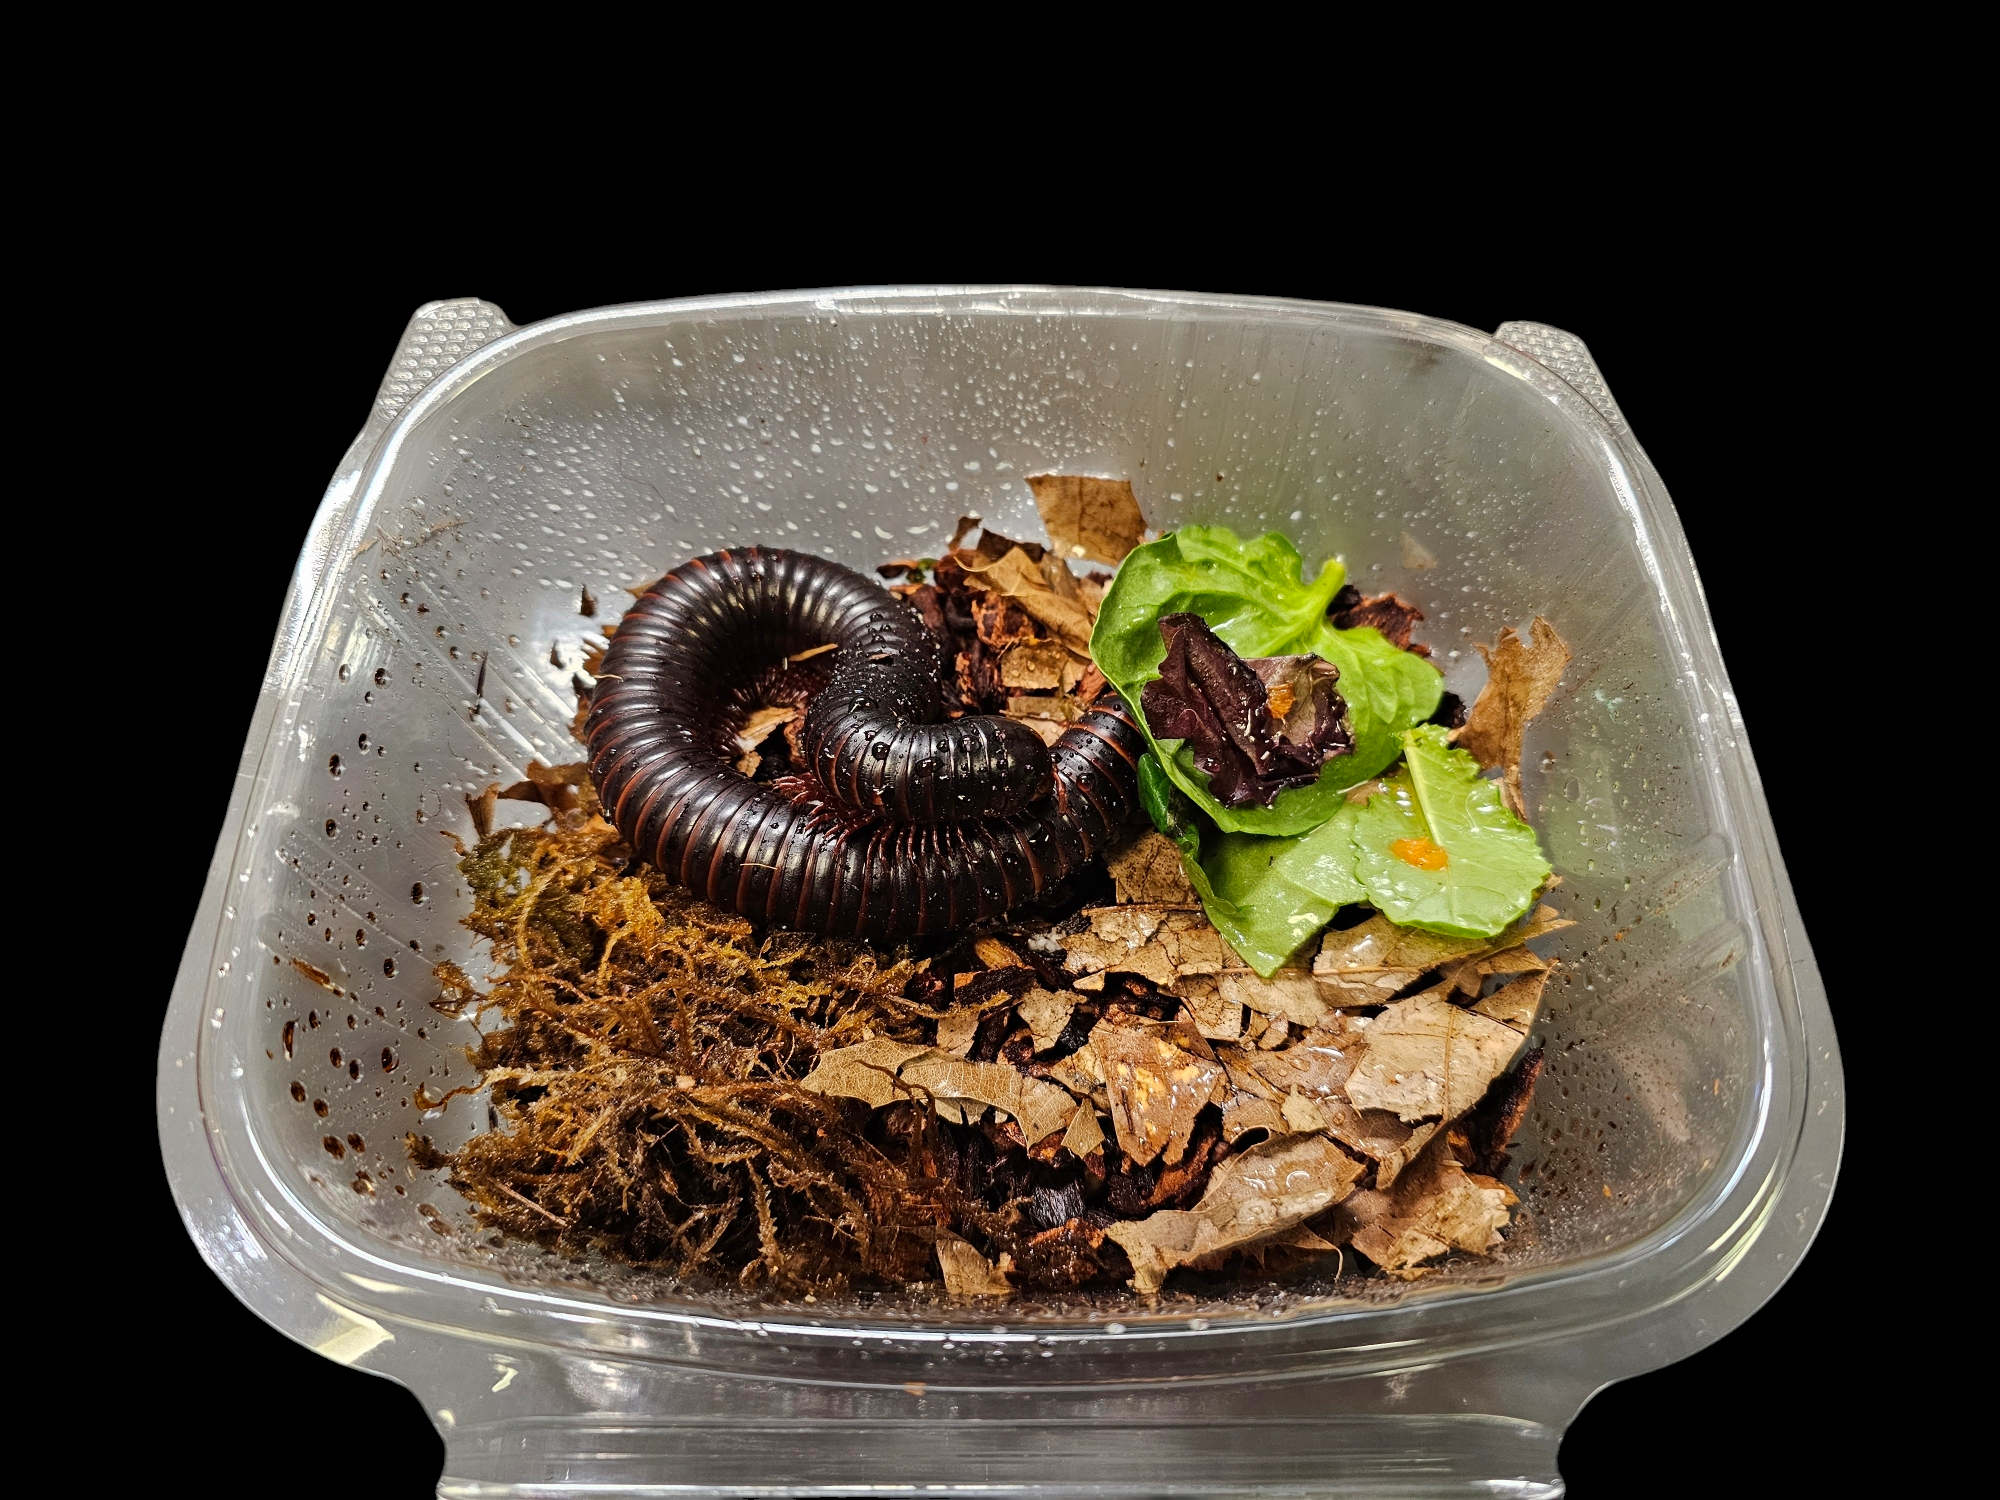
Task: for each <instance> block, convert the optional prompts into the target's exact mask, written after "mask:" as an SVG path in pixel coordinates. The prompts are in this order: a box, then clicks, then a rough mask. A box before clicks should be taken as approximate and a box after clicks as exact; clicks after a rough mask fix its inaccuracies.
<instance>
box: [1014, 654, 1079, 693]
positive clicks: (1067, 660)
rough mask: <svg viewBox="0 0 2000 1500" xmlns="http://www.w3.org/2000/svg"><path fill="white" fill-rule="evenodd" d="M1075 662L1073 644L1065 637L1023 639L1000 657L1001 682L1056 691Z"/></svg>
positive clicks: (1042, 690) (1032, 689)
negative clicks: (1060, 639)
mask: <svg viewBox="0 0 2000 1500" xmlns="http://www.w3.org/2000/svg"><path fill="white" fill-rule="evenodd" d="M1070 666H1071V657H1070V654H1069V648H1068V647H1066V646H1064V645H1063V643H1062V642H1061V641H1022V642H1020V643H1019V644H1017V645H1013V646H1009V647H1008V648H1007V649H1006V651H1005V652H1004V653H1003V654H1002V655H1001V657H1000V685H1001V686H1002V687H1010V688H1026V689H1029V690H1031V691H1036V692H1052V691H1055V690H1057V689H1060V688H1061V687H1062V685H1063V675H1064V673H1065V672H1067V671H1068V670H1069V668H1070Z"/></svg>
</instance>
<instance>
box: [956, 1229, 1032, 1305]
mask: <svg viewBox="0 0 2000 1500" xmlns="http://www.w3.org/2000/svg"><path fill="white" fill-rule="evenodd" d="M937 1258H938V1269H939V1270H940V1271H942V1272H943V1273H944V1289H945V1291H947V1292H948V1293H950V1294H951V1295H952V1296H954V1297H1011V1296H1013V1295H1014V1288H1013V1285H1012V1283H1010V1282H1009V1281H1008V1280H1007V1274H1006V1272H1007V1269H1011V1264H1010V1260H1009V1257H1007V1256H1005V1255H1002V1256H1001V1257H1000V1261H1001V1264H1000V1266H995V1265H994V1264H993V1262H992V1261H990V1260H988V1259H987V1258H986V1257H985V1256H983V1255H981V1254H980V1253H979V1252H978V1251H977V1250H975V1249H973V1248H972V1246H970V1245H968V1244H966V1242H965V1241H964V1240H962V1239H959V1238H958V1237H957V1236H956V1235H944V1234H941V1235H939V1236H938V1241H937Z"/></svg>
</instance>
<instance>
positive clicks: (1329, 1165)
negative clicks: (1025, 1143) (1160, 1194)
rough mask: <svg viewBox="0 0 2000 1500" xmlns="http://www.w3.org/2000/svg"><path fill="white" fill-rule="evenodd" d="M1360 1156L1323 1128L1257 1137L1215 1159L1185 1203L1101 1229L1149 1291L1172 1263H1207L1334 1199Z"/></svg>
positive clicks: (1138, 1286) (1357, 1172)
mask: <svg viewBox="0 0 2000 1500" xmlns="http://www.w3.org/2000/svg"><path fill="white" fill-rule="evenodd" d="M1361 1170H1362V1169H1361V1164H1360V1163H1359V1162H1357V1161H1355V1160H1353V1159H1352V1158H1351V1157H1349V1156H1348V1155H1347V1154H1346V1153H1345V1152H1343V1151H1342V1150H1340V1148H1339V1147H1337V1146H1335V1145H1334V1144H1333V1143H1332V1142H1331V1141H1329V1140H1327V1139H1326V1137H1324V1136H1318V1135H1314V1136H1306V1137H1304V1138H1303V1139H1298V1138H1292V1139H1285V1140H1274V1141H1265V1142H1264V1143H1262V1144H1261V1145H1256V1146H1252V1147H1251V1148H1250V1149H1249V1150H1247V1151H1245V1152H1243V1153H1241V1154H1240V1155H1237V1156H1232V1157H1229V1158H1227V1159H1226V1160H1224V1161H1223V1162H1222V1163H1221V1164H1220V1165H1218V1166H1217V1167H1216V1169H1215V1171H1214V1173H1213V1175H1212V1176H1210V1178H1209V1180H1208V1188H1207V1190H1206V1191H1205V1192H1203V1194H1202V1196H1201V1201H1200V1202H1199V1203H1197V1204H1196V1205H1195V1206H1194V1207H1193V1208H1192V1209H1185V1210H1181V1209H1162V1210H1161V1211H1159V1212H1158V1213H1155V1214H1152V1215H1150V1216H1148V1217H1147V1218H1144V1219H1138V1220H1125V1221H1121V1222H1119V1223H1116V1224H1113V1225H1110V1226H1109V1227H1108V1228H1107V1229H1106V1230H1105V1237H1106V1238H1107V1239H1112V1240H1116V1241H1117V1242H1118V1244H1119V1245H1120V1246H1122V1247H1123V1248H1124V1251H1125V1253H1126V1255H1127V1256H1129V1257H1130V1258H1131V1261H1132V1270H1133V1276H1132V1281H1131V1286H1132V1289H1133V1290H1134V1291H1137V1292H1140V1293H1149V1292H1156V1291H1158V1290H1159V1289H1160V1284H1161V1283H1162V1282H1163V1281H1165V1280H1166V1276H1167V1273H1168V1272H1169V1271H1171V1270H1173V1269H1174V1268H1175V1267H1176V1266H1185V1265H1190V1264H1194V1263H1196V1262H1204V1263H1214V1262H1215V1261H1218V1260H1220V1259H1221V1258H1222V1257H1223V1256H1225V1255H1227V1254H1229V1253H1230V1252H1232V1251H1235V1250H1240V1249H1242V1248H1244V1247H1245V1246H1247V1245H1252V1244H1255V1243H1257V1242H1258V1241H1260V1240H1265V1239H1269V1238H1271V1237H1273V1236H1275V1235H1278V1234H1281V1233H1283V1232H1284V1231H1286V1230H1289V1229H1291V1228H1293V1227H1294V1226H1296V1225H1298V1224H1302V1223H1304V1222H1305V1221H1306V1220H1307V1219H1310V1218H1312V1217H1313V1216H1314V1215H1315V1214H1320V1213H1324V1212H1325V1211H1326V1210H1327V1209H1329V1208H1331V1207H1333V1206H1334V1205H1336V1204H1338V1203H1339V1202H1341V1200H1342V1199H1344V1198H1346V1197H1347V1196H1348V1194H1350V1193H1351V1192H1352V1191H1353V1190H1354V1184H1355V1182H1356V1180H1357V1179H1359V1177H1360V1176H1361Z"/></svg>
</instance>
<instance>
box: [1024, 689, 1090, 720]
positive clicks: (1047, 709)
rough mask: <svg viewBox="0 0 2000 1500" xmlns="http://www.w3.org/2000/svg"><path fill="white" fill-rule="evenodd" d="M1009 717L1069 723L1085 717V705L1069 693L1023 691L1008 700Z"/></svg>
mask: <svg viewBox="0 0 2000 1500" xmlns="http://www.w3.org/2000/svg"><path fill="white" fill-rule="evenodd" d="M1007 717H1008V718H1010V719H1048V720H1051V721H1053V722H1054V723H1056V724H1059V725H1060V724H1069V723H1074V722H1075V721H1076V720H1077V719H1080V718H1082V717H1083V706H1082V705H1081V704H1080V703H1078V702H1077V701H1076V699H1074V698H1072V697H1071V696H1070V695H1069V694H1067V693H1021V694H1018V695H1017V696H1015V697H1012V698H1009V699H1008V700H1007Z"/></svg>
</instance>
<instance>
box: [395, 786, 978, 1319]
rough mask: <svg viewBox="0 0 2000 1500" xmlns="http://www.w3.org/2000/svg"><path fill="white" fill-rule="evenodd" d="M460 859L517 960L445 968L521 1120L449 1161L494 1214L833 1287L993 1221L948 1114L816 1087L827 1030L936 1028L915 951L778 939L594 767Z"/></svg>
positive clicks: (882, 1273)
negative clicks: (642, 860) (639, 825)
mask: <svg viewBox="0 0 2000 1500" xmlns="http://www.w3.org/2000/svg"><path fill="white" fill-rule="evenodd" d="M460 869H461V870H462V872H463V873H464V875H465V877H466V879H467V880H468V882H469V883H470V884H471V887H472V892H473V909H472V913H471V915H470V916H469V917H467V918H466V925H467V926H469V927H470V928H471V929H472V930H473V931H474V932H476V933H478V934H479V935H480V936H481V937H484V938H486V939H487V940H488V941H489V942H490V943H491V945H492V958H493V962H494V965H495V968H496V970H497V971H498V976H499V977H498V979H497V980H496V981H495V982H494V984H493V987H492V988H491V989H490V990H488V991H487V992H485V993H484V994H477V993H476V992H475V991H474V989H473V987H472V986H471V984H470V983H469V982H468V981H467V980H466V978H465V976H464V975H463V974H462V973H460V972H458V971H457V970H456V969H454V968H452V967H451V966H448V965H447V966H442V967H441V969H440V972H439V979H440V987H441V991H442V993H441V995H440V998H439V1000H438V1001H437V1002H436V1004H437V1006H438V1008H439V1009H441V1010H445V1011H447V1012H451V1013H467V1014H471V1015H473V1016H474V1018H475V1019H476V1020H477V1021H479V1022H480V1023H481V1024H482V1025H483V1026H484V1027H485V1029H484V1031H483V1035H482V1039H481V1041H480V1042H479V1044H478V1046H477V1047H476V1048H474V1049H473V1052H472V1060H473V1062H474V1064H475V1065H476V1066H477V1067H478V1068H479V1070H480V1072H481V1075H482V1079H483V1082H484V1085H485V1086H486V1087H487V1088H488V1089H489V1090H490V1097H491V1100H492V1104H493V1108H494V1109H495V1111H496V1112H497V1114H498V1118H499V1121H500V1128H498V1129H496V1130H491V1131H487V1132H485V1133H483V1134H481V1135H478V1136H476V1137H474V1138H473V1139H472V1140H470V1141H469V1142H467V1143H466V1144H465V1145H464V1146H463V1147H461V1148H460V1149H459V1150H458V1151H456V1152H454V1153H451V1154H450V1155H449V1157H448V1158H445V1159H446V1160H448V1165H449V1170H450V1174H451V1181H452V1183H453V1185H454V1186H456V1187H457V1188H458V1189H459V1190H460V1191H461V1192H463V1193H464V1194H465V1195H466V1197H467V1198H468V1199H469V1200H470V1201H471V1202H472V1204H473V1205H474V1207H475V1209H476V1211H477V1212H478V1214H479V1215H480V1217H481V1218H482V1219H483V1220H485V1221H486V1222H488V1223H489V1224H491V1225H493V1226H495V1227H497V1228H499V1229H502V1230H504V1231H506V1232H509V1233H512V1234H518V1235H524V1236H527V1237H530V1238H532V1239H536V1240H539V1241H541V1242H543V1243H545V1244H548V1245H551V1246H554V1247H559V1248H566V1249H571V1250H580V1249H583V1248H585V1247H592V1248H596V1249H599V1250H602V1251H604V1252H606V1253H609V1254H611V1255H613V1256H616V1257H617V1258H619V1259H622V1260H627V1261H631V1262H634V1263H637V1264H642V1265H647V1266H651V1267H657V1268H660V1269H665V1270H669V1271H672V1272H674V1273H677V1274H680V1275H682V1276H686V1277H690V1278H696V1279H708V1278H713V1277H715V1276H718V1275H726V1276H728V1277H730V1278H732V1279H734V1280H736V1281H738V1282H739V1283H741V1284H743V1285H746V1286H749V1285H769V1286H770V1287H772V1288H773V1289H782V1290H794V1289H805V1288H818V1289H822V1290H825V1289H829V1288H832V1289H840V1288H843V1287H848V1286H853V1285H857V1284H862V1283H871V1282H900V1281H907V1280H912V1279H923V1278H925V1277H927V1276H930V1275H932V1274H934V1271H933V1268H934V1264H935V1263H934V1258H933V1244H934V1242H935V1239H936V1237H937V1233H938V1231H939V1230H941V1229H946V1228H950V1227H952V1226H957V1227H958V1228H959V1229H960V1230H961V1231H963V1230H964V1229H967V1228H971V1229H974V1230H975V1231H976V1229H977V1227H978V1225H979V1224H980V1223H981V1222H982V1221H985V1220H988V1219H990V1218H991V1217H992V1214H991V1213H990V1211H989V1210H987V1209H986V1208H985V1207H984V1206H983V1205H979V1204H971V1203H968V1202H966V1201H965V1194H964V1193H963V1192H962V1190H961V1188H960V1186H959V1184H958V1183H957V1182H955V1181H953V1180H950V1179H949V1178H947V1177H946V1176H945V1175H943V1174H942V1173H941V1172H940V1169H939V1166H940V1162H941V1161H942V1160H944V1159H946V1158H949V1157H951V1156H955V1155H956V1154H958V1153H956V1152H953V1151H951V1150H950V1148H946V1149H945V1151H944V1152H943V1153H942V1155H941V1154H940V1151H939V1149H938V1146H937V1143H936V1141H935V1137H936V1135H937V1132H938V1130H939V1128H940V1127H939V1125H938V1122H937V1121H936V1120H935V1119H934V1118H933V1117H932V1116H930V1115H929V1114H928V1113H925V1112H919V1111H915V1110H908V1111H902V1112H890V1117H889V1118H884V1117H882V1116H875V1117H872V1118H871V1116H870V1115H869V1113H868V1111H867V1110H866V1109H865V1108H863V1107H861V1106H859V1105H857V1104H855V1103H854V1102H853V1101H848V1100H840V1099H829V1098H826V1097H824V1096H822V1095H819V1094H816V1093H812V1092H809V1091H807V1090H805V1089H802V1088H800V1087H799V1080H800V1079H801V1078H802V1077H804V1076H805V1074H806V1073H807V1072H809V1071H810V1070H811V1068H812V1065H813V1063H814V1061H815V1060H816V1058H817V1057H818V1055H819V1053H820V1052H821V1051H823V1050H826V1049H829V1048H833V1047H839V1046H845V1045H849V1044H851V1043H854V1042H858V1041H861V1040H863V1039H865V1038H866V1037H868V1036H871V1035H873V1036H886V1037H890V1038H892V1039H897V1040H904V1039H907V1040H911V1041H923V1042H928V1041H929V1040H930V1038H931V1036H932V1034H933V1026H932V1024H931V1022H932V1020H933V1018H934V1017H935V1016H936V1014H937V1012H936V1011H935V1010H934V1009H933V1008H932V1007H930V1006H927V1005H924V1004H922V1003H921V1002H919V1001H913V1000H909V999H906V998H905V997H904V995H903V993H902V991H903V989H904V987H905V985H906V984H907V983H908V982H909V981H910V980H911V979H912V978H913V977H914V976H915V975H916V974H917V972H918V965H917V963H916V962H914V961H913V960H911V959H910V958H909V957H908V956H907V955H884V954H881V953H878V952H875V951H873V950H871V949H869V948H867V947H865V946H863V945H861V944H857V943H841V942H830V941H827V940H825V939H821V938H813V937H807V936H804V935H800V934H786V933H779V934H771V935H768V936H763V937H759V936H758V935H757V934H756V933H755V931H754V929H753V928H752V926H751V924H750V923H749V922H747V921H744V920H743V919H742V918H739V917H736V916H733V915H731V914H728V913H725V912H722V911H720V910H718V909H717V908H715V907H712V906H709V905H708V904H706V903H704V902H700V901H697V900H694V899H693V898H691V897H690V896H688V895H687V893H686V892H684V891H681V890H678V889H675V888H674V887H672V886H670V885H669V884H668V883H667V882H666V881H665V880H664V879H663V878H662V877H661V876H660V875H659V874H658V873H657V872H655V871H654V870H652V869H651V868H650V867H649V866H645V865H641V864H637V863H636V862H634V861H632V860H631V858H630V855H629V851H628V850H627V849H626V848H625V846H624V845H623V844H622V842H621V841H620V840H619V837H618V834H617V831H616V830H615V829H614V828H612V827H611V826H610V825H609V824H608V823H606V822H605V821H604V819H603V818H602V817H601V816H600V814H599V812H598V810H597V808H596V805H595V799H594V796H593V794H592V793H591V791H590V789H589V786H588V784H587V782H586V783H584V784H583V786H582V788H581V795H580V796H579V798H578V799H577V803H576V805H575V806H574V807H572V808H569V809H566V810H562V811H559V812H555V813H553V815H552V817H551V820H550V822H549V823H548V824H547V825H545V826H543V827H540V828H531V829H517V830H509V831H504V832H499V833H494V834H491V835H490V836H488V837H486V838H484V839H482V840H481V841H480V842H479V844H478V845H477V846H476V847H475V848H472V849H471V850H469V851H467V852H466V853H465V854H464V856H463V858H462V859H461V861H460ZM426 1102H428V1103H436V1102H438V1101H434V1100H433V1101H426ZM411 1144H412V1152H413V1154H415V1155H423V1156H426V1159H431V1160H435V1159H438V1157H439V1155H440V1154H437V1153H435V1148H430V1147H428V1146H427V1143H424V1142H422V1141H420V1140H418V1139H417V1138H414V1137H413V1138H412V1143H411ZM982 1238H984V1236H982Z"/></svg>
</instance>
